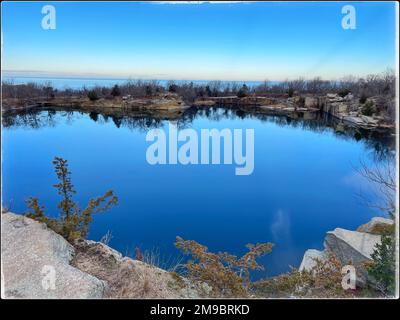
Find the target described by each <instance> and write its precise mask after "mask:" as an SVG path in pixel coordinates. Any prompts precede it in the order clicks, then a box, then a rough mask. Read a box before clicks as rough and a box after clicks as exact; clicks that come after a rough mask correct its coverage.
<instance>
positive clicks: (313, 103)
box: [304, 97, 320, 108]
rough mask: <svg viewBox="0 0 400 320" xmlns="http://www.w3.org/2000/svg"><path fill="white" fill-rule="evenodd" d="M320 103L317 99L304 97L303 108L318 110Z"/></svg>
mask: <svg viewBox="0 0 400 320" xmlns="http://www.w3.org/2000/svg"><path fill="white" fill-rule="evenodd" d="M319 105H320V102H319V99H318V97H305V99H304V107H305V108H319Z"/></svg>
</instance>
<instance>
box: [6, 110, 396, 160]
mask: <svg viewBox="0 0 400 320" xmlns="http://www.w3.org/2000/svg"><path fill="white" fill-rule="evenodd" d="M76 114H80V115H89V117H90V119H91V120H92V121H94V122H97V123H100V124H101V123H109V122H110V121H111V122H113V123H114V125H115V126H116V127H117V128H121V127H122V128H128V129H130V130H140V131H144V132H146V131H148V130H150V129H155V128H160V127H162V126H163V125H164V123H165V122H166V121H168V120H169V119H168V118H167V117H164V118H157V117H154V115H149V114H143V113H138V112H131V113H125V114H113V113H99V112H83V111H59V110H55V109H51V108H48V109H31V110H24V111H13V112H7V113H4V114H3V117H2V125H3V127H4V128H14V127H24V128H30V129H40V128H43V127H55V126H56V125H57V122H58V121H60V119H62V118H63V119H65V121H66V122H67V123H72V122H73V121H74V119H75V116H74V115H76ZM196 118H207V119H209V120H211V121H221V120H226V119H231V120H237V119H258V120H260V121H262V122H272V123H275V124H276V125H278V126H282V127H283V126H291V127H294V128H301V129H303V130H309V131H313V132H317V133H324V132H332V133H333V134H334V135H335V136H336V137H338V138H340V139H346V140H348V139H350V140H356V141H362V142H364V143H365V145H366V148H367V149H368V150H369V151H370V153H371V155H372V157H373V158H374V159H376V160H377V161H381V160H384V159H387V158H393V157H394V156H395V149H396V146H395V136H394V133H393V132H391V131H388V130H368V129H363V128H355V127H352V126H350V125H346V124H344V123H342V122H340V120H338V119H336V118H334V117H332V116H330V115H328V114H325V113H308V112H305V113H297V114H291V115H272V114H266V113H265V112H260V111H257V110H252V111H248V110H243V109H240V108H239V109H238V108H234V109H230V108H219V107H211V108H196V107H191V108H189V109H187V110H186V111H185V112H184V113H183V114H181V115H180V117H179V118H177V119H173V120H174V121H176V122H177V126H178V128H179V129H184V128H189V127H191V125H192V123H193V121H194V120H195V119H196Z"/></svg>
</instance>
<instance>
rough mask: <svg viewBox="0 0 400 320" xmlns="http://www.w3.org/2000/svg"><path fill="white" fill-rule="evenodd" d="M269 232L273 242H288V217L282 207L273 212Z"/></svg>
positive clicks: (289, 238)
mask: <svg viewBox="0 0 400 320" xmlns="http://www.w3.org/2000/svg"><path fill="white" fill-rule="evenodd" d="M271 234H272V238H273V241H274V242H275V243H278V242H279V243H286V244H287V243H290V240H291V236H290V217H289V215H288V214H287V213H286V212H285V211H283V210H282V209H279V210H278V211H277V212H276V213H275V216H274V220H273V222H272V224H271Z"/></svg>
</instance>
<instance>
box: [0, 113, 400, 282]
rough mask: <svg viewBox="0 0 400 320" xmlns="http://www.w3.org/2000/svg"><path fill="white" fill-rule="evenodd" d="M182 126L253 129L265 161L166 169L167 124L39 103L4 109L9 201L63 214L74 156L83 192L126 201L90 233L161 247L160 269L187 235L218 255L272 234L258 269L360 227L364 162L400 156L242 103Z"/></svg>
mask: <svg viewBox="0 0 400 320" xmlns="http://www.w3.org/2000/svg"><path fill="white" fill-rule="evenodd" d="M178 124H179V126H180V127H186V128H194V129H195V130H200V129H203V128H209V129H211V128H217V129H223V128H231V129H237V128H243V129H245V128H253V129H254V133H255V150H254V155H255V159H254V161H255V168H254V172H253V173H252V174H251V175H249V176H236V175H235V174H234V168H235V165H186V166H184V165H180V164H178V165H158V166H157V165H156V166H152V165H149V164H148V163H147V162H146V149H147V147H148V146H149V144H150V143H149V142H146V141H145V136H146V133H147V132H148V130H150V129H151V128H154V127H164V128H166V129H167V128H168V121H166V120H165V121H161V120H156V119H152V118H146V117H123V118H121V117H118V118H117V117H106V116H102V115H100V114H93V113H92V114H87V113H80V112H60V111H57V112H54V111H40V112H34V113H25V114H18V115H11V116H5V117H3V130H2V140H3V141H2V142H3V169H2V174H3V182H2V187H3V188H2V192H3V199H4V200H3V201H4V202H5V203H6V204H7V203H9V202H11V203H12V204H11V205H12V211H14V212H18V213H22V212H24V211H25V210H26V206H25V204H24V199H26V198H27V197H28V196H36V197H38V198H39V199H40V201H41V203H42V204H43V205H44V206H45V207H46V210H47V212H48V213H52V214H55V212H56V209H57V203H58V201H59V198H58V196H57V193H56V191H55V189H54V188H53V187H52V185H53V184H55V183H56V176H55V174H54V171H53V167H52V164H51V161H52V160H53V158H54V156H61V157H63V158H65V159H68V161H69V163H70V171H71V172H72V181H73V183H74V185H75V187H76V189H77V191H78V193H77V195H76V200H77V201H78V202H79V203H80V204H81V206H84V205H85V204H86V202H87V200H88V199H89V198H90V197H94V196H98V195H101V194H103V193H104V192H105V191H106V190H108V189H113V190H114V192H115V193H116V194H117V195H118V197H119V205H118V206H117V207H114V208H112V209H111V210H110V211H108V212H106V213H102V214H99V215H96V216H95V219H94V221H93V224H92V226H91V229H90V234H89V238H90V239H93V240H99V239H100V238H101V237H102V236H103V235H104V234H105V233H107V231H111V232H112V236H113V237H112V239H111V242H110V245H111V246H112V247H114V248H116V249H117V250H119V251H121V252H123V253H124V254H126V253H132V252H133V251H134V248H135V247H136V246H138V247H140V248H141V249H142V251H146V250H152V251H153V252H154V251H156V252H158V255H159V261H160V264H161V266H164V267H167V266H168V265H170V264H173V263H174V261H176V260H177V259H179V257H180V254H179V252H178V251H177V250H176V249H175V248H174V245H173V243H174V240H175V237H176V236H177V235H179V236H181V237H183V238H184V239H192V240H196V241H198V242H200V243H201V244H204V245H206V246H208V248H209V249H210V250H212V251H228V252H231V253H234V254H236V255H241V254H243V253H244V252H245V245H246V244H247V243H249V242H251V243H256V242H267V241H270V242H273V243H274V244H275V246H274V248H273V252H272V253H271V254H269V255H267V256H265V257H264V258H262V259H261V260H260V262H261V263H262V264H263V265H264V266H265V267H266V269H265V271H263V272H259V273H257V274H255V275H254V277H257V278H258V277H262V276H271V275H275V274H277V273H280V272H285V271H288V270H289V265H291V266H295V267H298V266H299V264H300V262H301V259H302V256H303V254H304V251H305V250H306V249H308V248H315V249H322V248H323V239H324V235H325V233H326V232H327V231H328V230H333V229H334V228H336V227H342V228H347V229H355V228H356V227H357V226H359V225H360V224H362V223H364V222H366V221H367V220H368V219H369V218H370V217H371V216H373V215H374V214H376V212H373V211H371V210H370V209H368V208H366V207H365V205H363V204H362V203H361V202H360V200H359V199H358V198H357V196H356V194H357V193H359V192H360V190H361V191H365V192H367V194H368V190H367V188H366V185H365V184H366V183H365V181H364V180H362V179H361V178H360V176H359V175H358V174H357V172H356V170H355V168H356V167H357V166H359V163H360V160H361V161H364V162H365V163H367V164H371V163H372V162H376V161H378V162H379V161H381V159H382V158H385V157H387V155H388V154H389V155H390V154H393V150H392V149H393V145H394V141H393V138H391V137H389V138H388V137H386V138H385V139H383V138H382V137H370V136H368V137H365V136H364V133H363V132H359V131H354V130H353V131H349V132H338V131H336V130H335V129H334V127H335V125H334V124H333V123H331V122H330V121H329V120H326V119H325V120H323V121H317V120H312V121H303V120H291V119H290V118H286V117H271V116H255V115H248V114H244V113H241V112H237V111H232V110H222V109H218V108H215V109H208V110H197V109H190V110H189V111H188V112H187V113H186V114H185V116H184V118H183V119H181V120H180V121H179V122H178Z"/></svg>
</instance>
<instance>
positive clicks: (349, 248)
mask: <svg viewBox="0 0 400 320" xmlns="http://www.w3.org/2000/svg"><path fill="white" fill-rule="evenodd" d="M394 226H395V224H394V221H393V220H391V219H386V218H382V217H374V218H372V219H371V220H370V221H369V222H368V223H366V224H363V225H361V226H360V227H358V229H357V231H350V230H346V229H342V228H336V229H335V230H333V231H328V232H327V233H326V236H325V240H324V250H323V251H319V250H315V249H309V250H307V251H306V252H305V253H304V256H303V260H302V262H301V264H300V267H299V270H300V271H311V270H312V269H313V268H314V267H315V265H316V261H317V260H320V261H322V262H323V261H326V259H327V257H328V254H327V253H328V252H330V253H332V254H333V256H334V257H335V258H336V259H337V260H338V261H339V262H340V263H341V265H342V266H345V265H353V266H354V267H355V268H356V272H357V284H358V285H359V286H363V285H364V284H365V282H366V281H371V283H373V279H370V278H369V277H368V273H367V270H366V264H368V263H370V262H372V258H371V254H372V253H373V252H374V250H375V248H376V245H377V244H379V243H380V242H381V235H382V234H387V233H391V232H393V228H394Z"/></svg>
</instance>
